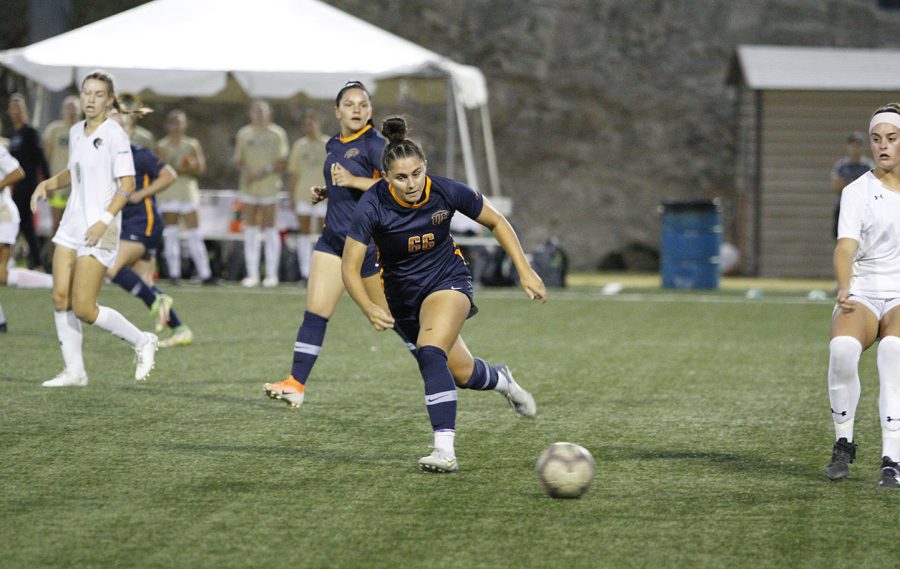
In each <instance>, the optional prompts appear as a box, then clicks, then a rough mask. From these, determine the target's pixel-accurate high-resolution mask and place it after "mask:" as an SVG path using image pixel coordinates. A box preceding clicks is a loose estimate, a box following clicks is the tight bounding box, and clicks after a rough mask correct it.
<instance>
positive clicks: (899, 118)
mask: <svg viewBox="0 0 900 569" xmlns="http://www.w3.org/2000/svg"><path fill="white" fill-rule="evenodd" d="M883 122H886V123H888V124H892V125H894V126H895V127H897V128H898V129H900V114H897V113H892V112H887V113H878V114H877V115H875V116H874V117H872V120H871V121H870V122H869V134H872V131H873V130H875V125H876V124H879V123H883Z"/></svg>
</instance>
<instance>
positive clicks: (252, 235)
mask: <svg viewBox="0 0 900 569" xmlns="http://www.w3.org/2000/svg"><path fill="white" fill-rule="evenodd" d="M244 263H245V265H246V266H247V276H248V277H253V278H256V279H258V278H259V227H258V226H256V225H247V226H245V227H244Z"/></svg>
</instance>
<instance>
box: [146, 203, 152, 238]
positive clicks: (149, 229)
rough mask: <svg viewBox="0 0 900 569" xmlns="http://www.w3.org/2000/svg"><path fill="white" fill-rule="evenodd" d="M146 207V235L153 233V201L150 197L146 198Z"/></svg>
mask: <svg viewBox="0 0 900 569" xmlns="http://www.w3.org/2000/svg"><path fill="white" fill-rule="evenodd" d="M144 207H145V208H146V209H147V229H146V230H145V231H144V235H145V236H146V237H150V236H151V235H153V221H154V219H153V202H151V201H150V198H144Z"/></svg>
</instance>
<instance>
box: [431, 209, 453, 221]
mask: <svg viewBox="0 0 900 569" xmlns="http://www.w3.org/2000/svg"><path fill="white" fill-rule="evenodd" d="M448 219H450V212H449V211H447V210H446V209H442V210H441V211H437V212H435V213H433V214H432V215H431V223H432V224H434V225H440V224H442V223H444V222H445V221H447V220H448Z"/></svg>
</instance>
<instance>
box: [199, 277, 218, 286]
mask: <svg viewBox="0 0 900 569" xmlns="http://www.w3.org/2000/svg"><path fill="white" fill-rule="evenodd" d="M200 284H201V285H203V286H222V279H220V278H219V277H209V278H208V279H203V280H202V281H200Z"/></svg>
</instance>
